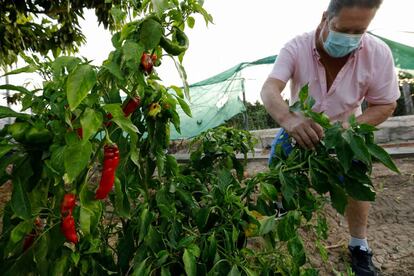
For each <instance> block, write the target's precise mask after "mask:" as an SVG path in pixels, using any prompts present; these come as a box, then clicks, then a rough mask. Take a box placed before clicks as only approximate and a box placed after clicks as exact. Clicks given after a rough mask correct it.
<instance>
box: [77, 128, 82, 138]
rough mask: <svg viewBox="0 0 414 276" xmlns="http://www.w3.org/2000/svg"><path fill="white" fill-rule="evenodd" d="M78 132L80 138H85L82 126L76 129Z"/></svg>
mask: <svg viewBox="0 0 414 276" xmlns="http://www.w3.org/2000/svg"><path fill="white" fill-rule="evenodd" d="M76 133H77V134H78V136H79V138H81V139H82V138H83V129H82V128H81V127H80V128H77V129H76Z"/></svg>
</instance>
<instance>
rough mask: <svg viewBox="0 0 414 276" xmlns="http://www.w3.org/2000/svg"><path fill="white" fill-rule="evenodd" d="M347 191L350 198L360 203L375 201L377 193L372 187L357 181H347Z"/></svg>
mask: <svg viewBox="0 0 414 276" xmlns="http://www.w3.org/2000/svg"><path fill="white" fill-rule="evenodd" d="M345 189H346V192H347V193H348V195H349V196H351V197H352V198H354V199H356V200H360V201H375V195H376V194H375V191H374V190H373V188H372V185H370V184H368V183H362V182H358V181H356V180H355V179H350V181H346V183H345Z"/></svg>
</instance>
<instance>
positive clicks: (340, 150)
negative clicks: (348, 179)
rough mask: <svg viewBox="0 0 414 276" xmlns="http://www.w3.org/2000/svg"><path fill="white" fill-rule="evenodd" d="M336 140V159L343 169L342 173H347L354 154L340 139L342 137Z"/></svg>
mask: <svg viewBox="0 0 414 276" xmlns="http://www.w3.org/2000/svg"><path fill="white" fill-rule="evenodd" d="M338 139H339V140H337V142H336V145H335V151H336V157H337V158H338V159H339V162H340V163H341V166H342V167H343V168H344V171H345V172H348V170H349V168H350V167H351V162H352V159H353V157H354V154H353V152H352V150H351V147H350V146H349V144H348V143H347V142H346V141H345V140H344V139H343V138H342V135H341V136H340V138H338Z"/></svg>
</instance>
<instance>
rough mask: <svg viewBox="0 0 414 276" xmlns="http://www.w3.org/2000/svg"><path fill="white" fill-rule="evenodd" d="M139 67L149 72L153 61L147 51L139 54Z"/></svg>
mask: <svg viewBox="0 0 414 276" xmlns="http://www.w3.org/2000/svg"><path fill="white" fill-rule="evenodd" d="M141 67H142V69H144V72H146V73H147V74H151V72H152V68H153V67H154V63H153V61H152V58H151V55H150V54H148V53H143V54H142V56H141Z"/></svg>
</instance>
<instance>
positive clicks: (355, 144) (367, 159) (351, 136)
mask: <svg viewBox="0 0 414 276" xmlns="http://www.w3.org/2000/svg"><path fill="white" fill-rule="evenodd" d="M342 136H343V138H344V139H345V140H346V141H347V142H348V144H349V146H350V147H351V149H352V151H353V153H354V154H355V157H356V158H357V159H358V160H361V161H362V162H364V163H365V164H367V165H370V164H371V155H370V154H369V151H368V148H367V146H366V144H365V141H364V139H363V138H362V137H361V136H359V135H358V134H355V133H354V132H352V131H351V130H349V129H348V130H346V131H345V133H344V134H343V135H342Z"/></svg>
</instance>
